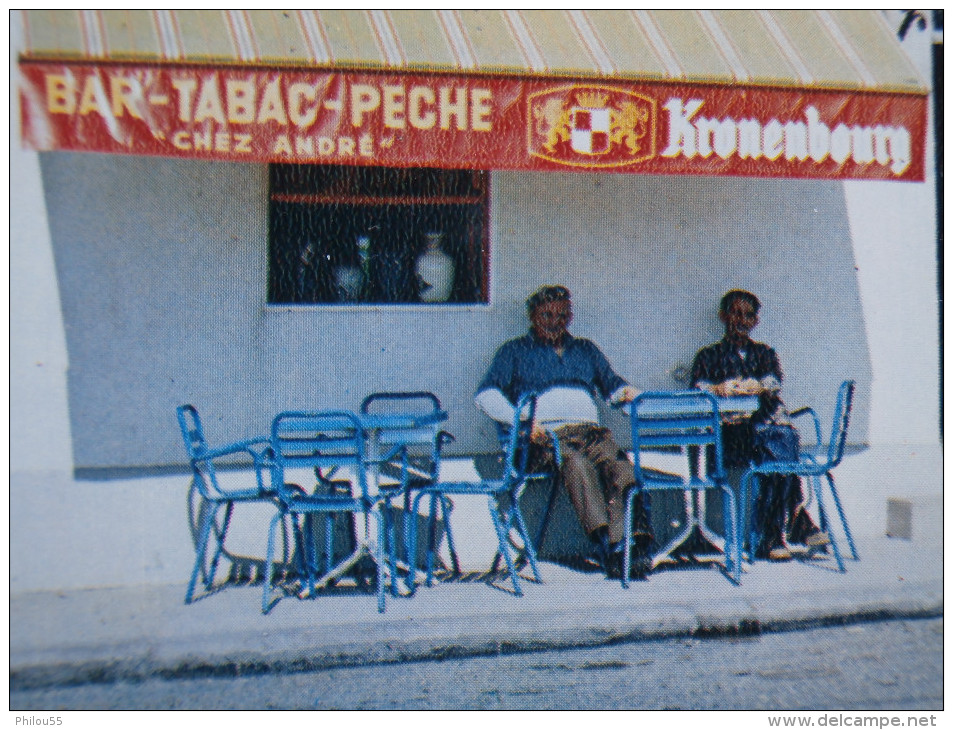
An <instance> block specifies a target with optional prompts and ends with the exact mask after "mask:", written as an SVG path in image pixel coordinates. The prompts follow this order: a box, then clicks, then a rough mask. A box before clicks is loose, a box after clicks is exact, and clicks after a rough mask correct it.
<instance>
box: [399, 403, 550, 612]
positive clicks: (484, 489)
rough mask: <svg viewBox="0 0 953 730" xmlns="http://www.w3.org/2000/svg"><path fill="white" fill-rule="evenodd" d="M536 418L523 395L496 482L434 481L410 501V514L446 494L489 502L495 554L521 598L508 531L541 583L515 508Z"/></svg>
mask: <svg viewBox="0 0 953 730" xmlns="http://www.w3.org/2000/svg"><path fill="white" fill-rule="evenodd" d="M535 415H536V396H535V394H531V395H527V396H524V397H523V398H522V399H521V400H520V402H519V403H518V404H517V406H516V410H515V414H514V417H513V426H512V428H511V429H510V434H509V440H508V442H507V445H506V459H505V464H504V467H505V468H504V471H503V475H502V477H501V478H499V479H483V480H481V481H478V482H443V481H437V482H436V483H434V484H431V485H429V486H423V487H421V488H420V489H419V491H418V492H417V496H416V497H415V498H414V500H413V509H412V514H413V513H416V512H418V510H419V505H420V501H421V500H422V499H424V498H425V497H429V498H431V499H434V498H437V499H443V498H444V497H445V496H446V495H448V494H460V495H466V494H481V495H486V497H487V500H488V502H489V508H490V518H491V520H492V521H493V527H494V528H495V530H496V536H497V541H498V542H499V554H500V555H502V556H503V559H504V561H505V562H506V567H507V570H508V572H509V577H510V580H511V582H512V584H513V592H514V593H515V594H516V595H517V596H522V595H523V589H522V588H521V587H520V581H519V575H518V573H517V569H516V562H515V560H514V556H513V552H512V546H511V544H510V531H511V530H515V531H516V533H517V536H518V538H519V539H520V541H521V542H522V543H523V547H522V551H523V552H524V553H525V555H526V558H527V561H528V562H529V565H530V567H531V569H532V571H533V577H534V578H535V580H537V581H542V578H541V577H540V574H539V568H538V567H537V565H536V550H535V548H534V546H533V541H532V540H531V539H530V536H529V532H528V531H527V529H526V523H525V521H524V520H523V515H522V513H521V511H520V506H519V493H520V490H521V489H522V487H523V485H524V484H525V481H526V462H527V460H528V458H529V448H528V446H529V436H530V433H531V430H532V424H533V419H534V417H535ZM410 528H411V529H410V537H409V552H410V554H411V555H416V552H417V525H416V521H415V520H411V523H410ZM497 560H498V558H497V559H495V560H494V566H493V568H492V570H495V567H496V563H497ZM430 566H432V561H430V560H428V571H427V585H428V586H430V585H433V572H432V570H431V569H429V568H430ZM416 573H417V571H416V566H415V565H411V566H410V585H409V587H410V591H411V593H412V594H413V593H414V592H415V590H416V583H417V576H416Z"/></svg>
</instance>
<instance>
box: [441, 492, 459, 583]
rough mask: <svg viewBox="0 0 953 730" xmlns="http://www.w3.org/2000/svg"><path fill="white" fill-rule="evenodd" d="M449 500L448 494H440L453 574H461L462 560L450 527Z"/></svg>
mask: <svg viewBox="0 0 953 730" xmlns="http://www.w3.org/2000/svg"><path fill="white" fill-rule="evenodd" d="M448 504H449V500H448V499H447V497H446V496H444V495H440V512H441V514H443V529H444V530H445V531H446V533H447V549H448V550H449V551H450V563H451V565H452V566H453V574H454V575H460V560H459V558H458V557H457V549H456V547H454V544H453V530H451V529H450V508H449V507H448Z"/></svg>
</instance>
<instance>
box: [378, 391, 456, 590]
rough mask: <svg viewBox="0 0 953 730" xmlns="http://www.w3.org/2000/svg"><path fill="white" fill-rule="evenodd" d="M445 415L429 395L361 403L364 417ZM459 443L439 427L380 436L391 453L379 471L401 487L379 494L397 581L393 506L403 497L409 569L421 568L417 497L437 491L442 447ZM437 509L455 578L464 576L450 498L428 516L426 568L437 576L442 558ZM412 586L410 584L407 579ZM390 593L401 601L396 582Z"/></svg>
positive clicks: (437, 499) (385, 395) (437, 501)
mask: <svg viewBox="0 0 953 730" xmlns="http://www.w3.org/2000/svg"><path fill="white" fill-rule="evenodd" d="M440 411H441V406H440V399H439V398H437V396H436V395H434V394H433V393H430V392H426V391H410V392H380V393H371V394H370V395H369V396H367V397H366V398H364V400H363V401H362V402H361V414H362V415H367V414H372V413H394V412H396V413H400V414H407V413H414V414H435V413H439V412H440ZM453 440H454V438H453V435H452V434H450V433H448V432H447V431H444V430H441V429H440V428H439V427H438V425H437V424H436V423H434V424H432V425H428V426H423V427H417V428H388V429H384V430H382V431H381V433H380V435H379V436H378V441H379V445H380V447H382V448H384V449H386V451H385V453H383V454H382V455H381V456H380V458H379V459H378V461H379V463H378V465H377V466H378V468H379V469H380V470H381V471H384V472H385V473H386V472H387V471H389V472H390V473H389V474H387V476H391V477H392V478H396V479H397V481H396V483H390V484H388V483H381V484H380V485H379V489H380V492H381V495H382V496H383V498H384V511H383V516H384V529H385V534H386V535H387V551H388V561H389V564H390V568H391V575H392V576H394V577H395V576H396V575H397V567H398V565H397V561H398V559H397V555H396V553H397V536H396V535H395V529H396V525H395V519H394V514H395V510H394V508H393V500H395V499H397V498H399V497H401V496H403V519H404V525H403V528H404V529H403V531H402V538H403V540H404V547H405V553H406V555H405V556H404V557H405V563H406V564H408V565H409V564H410V563H411V562H414V563H416V560H417V556H416V554H411V553H409V552H407V550H406V548H407V547H408V546H409V545H410V524H409V523H410V521H411V520H416V519H417V514H416V513H415V512H411V506H412V504H411V500H412V498H413V492H415V491H417V490H419V489H422V488H424V487H427V486H431V485H433V484H434V483H435V482H436V481H437V479H438V476H439V474H440V458H441V453H442V451H443V447H444V446H445V445H446V444H448V443H451V442H452V441H453ZM438 508H439V511H440V514H441V515H442V517H443V524H444V529H445V530H446V532H447V545H448V548H449V550H450V559H451V562H452V565H453V571H454V574H455V575H458V574H459V573H460V563H459V560H458V558H457V552H456V549H455V548H454V544H453V533H452V532H451V530H450V519H449V518H450V511H451V510H452V509H453V505H452V504H451V503H450V500H449V498H448V497H446V496H445V495H439V494H433V495H431V500H430V509H429V513H428V516H427V526H428V535H427V551H426V561H427V562H426V567H427V571H428V573H432V571H433V568H434V561H435V556H436V553H437V529H438ZM408 580H409V579H408ZM391 593H392V594H394V595H397V581H396V579H392V580H391Z"/></svg>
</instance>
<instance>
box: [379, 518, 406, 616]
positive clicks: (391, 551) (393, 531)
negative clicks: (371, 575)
mask: <svg viewBox="0 0 953 730" xmlns="http://www.w3.org/2000/svg"><path fill="white" fill-rule="evenodd" d="M381 510H382V512H381V519H382V520H383V521H384V529H385V531H386V533H387V564H388V565H389V566H390V592H391V595H392V596H394V597H397V596H398V595H399V594H400V591H399V590H398V577H397V576H398V571H397V517H396V510H395V509H394V508H393V505H392V504H391V502H390V500H389V499H388V500H386V501H385V502H384V503H383V504H382V505H381ZM403 519H405V520H406V519H407V515H406V514H404V517H403Z"/></svg>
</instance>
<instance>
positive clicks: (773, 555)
mask: <svg viewBox="0 0 953 730" xmlns="http://www.w3.org/2000/svg"><path fill="white" fill-rule="evenodd" d="M791 558H792V555H791V551H790V550H788V549H787V548H786V547H784V545H778V546H777V547H773V548H771V549H770V550H769V551H768V560H774V561H776V562H782V561H785V560H790V559H791Z"/></svg>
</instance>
